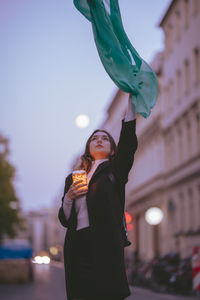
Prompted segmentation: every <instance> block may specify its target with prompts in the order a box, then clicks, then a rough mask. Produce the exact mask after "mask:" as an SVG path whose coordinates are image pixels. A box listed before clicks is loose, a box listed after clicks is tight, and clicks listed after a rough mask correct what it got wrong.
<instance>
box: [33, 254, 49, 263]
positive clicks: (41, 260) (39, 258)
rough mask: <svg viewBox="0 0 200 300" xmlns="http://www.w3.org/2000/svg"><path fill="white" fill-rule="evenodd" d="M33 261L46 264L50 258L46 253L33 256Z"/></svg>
mask: <svg viewBox="0 0 200 300" xmlns="http://www.w3.org/2000/svg"><path fill="white" fill-rule="evenodd" d="M32 262H33V263H36V264H40V265H41V264H45V265H48V264H49V263H50V258H49V257H48V256H46V255H44V256H39V255H37V256H35V257H34V260H33V261H32Z"/></svg>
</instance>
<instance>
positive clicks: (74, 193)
mask: <svg viewBox="0 0 200 300" xmlns="http://www.w3.org/2000/svg"><path fill="white" fill-rule="evenodd" d="M81 182H82V180H79V181H76V182H74V183H72V185H71V186H70V188H69V190H68V192H67V194H66V195H67V199H69V200H73V199H76V198H78V197H80V196H82V195H85V194H87V192H88V187H87V184H86V183H83V184H80V183H81Z"/></svg>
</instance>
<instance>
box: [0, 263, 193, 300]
mask: <svg viewBox="0 0 200 300" xmlns="http://www.w3.org/2000/svg"><path fill="white" fill-rule="evenodd" d="M34 274H35V276H34V277H35V279H34V281H33V282H31V283H28V284H12V285H0V299H1V300H27V299H28V300H44V299H48V300H66V295H65V282H64V270H63V266H62V264H59V263H51V264H50V265H34ZM131 292H132V294H131V296H130V297H128V298H127V299H126V300H197V299H198V298H197V297H185V296H174V295H166V294H157V293H154V292H152V291H149V290H145V289H141V288H133V287H131ZM102 300H103V299H102Z"/></svg>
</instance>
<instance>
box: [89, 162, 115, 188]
mask: <svg viewBox="0 0 200 300" xmlns="http://www.w3.org/2000/svg"><path fill="white" fill-rule="evenodd" d="M108 167H111V162H110V161H109V160H108V161H105V162H103V163H101V164H100V165H99V166H98V167H97V168H96V170H95V172H94V174H93V175H92V178H91V179H90V182H89V186H90V185H91V183H92V181H93V180H94V179H95V178H96V177H97V176H98V175H99V173H101V172H102V171H103V170H105V169H106V168H108Z"/></svg>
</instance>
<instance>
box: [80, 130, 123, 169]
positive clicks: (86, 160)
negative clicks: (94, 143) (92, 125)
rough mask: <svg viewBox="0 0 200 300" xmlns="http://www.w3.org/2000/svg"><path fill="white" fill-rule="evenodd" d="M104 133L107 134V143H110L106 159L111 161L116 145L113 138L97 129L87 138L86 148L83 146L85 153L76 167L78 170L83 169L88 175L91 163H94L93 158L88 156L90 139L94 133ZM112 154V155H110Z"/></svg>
mask: <svg viewBox="0 0 200 300" xmlns="http://www.w3.org/2000/svg"><path fill="white" fill-rule="evenodd" d="M99 131H100V132H104V133H105V134H107V136H108V138H109V141H110V148H111V149H110V154H109V155H108V158H109V160H112V159H113V157H114V156H115V152H116V148H117V147H116V144H115V141H114V139H113V137H112V136H111V135H110V133H109V132H107V131H106V130H103V129H97V130H95V131H94V132H93V133H92V134H91V136H90V137H89V138H88V140H87V142H86V146H85V152H84V154H83V155H82V156H81V163H80V165H79V166H78V168H80V169H84V170H85V171H86V172H87V173H89V171H90V169H91V167H92V162H93V161H94V158H93V157H92V156H91V154H90V142H91V139H92V137H93V135H94V134H95V133H96V132H99ZM111 153H113V154H111Z"/></svg>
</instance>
